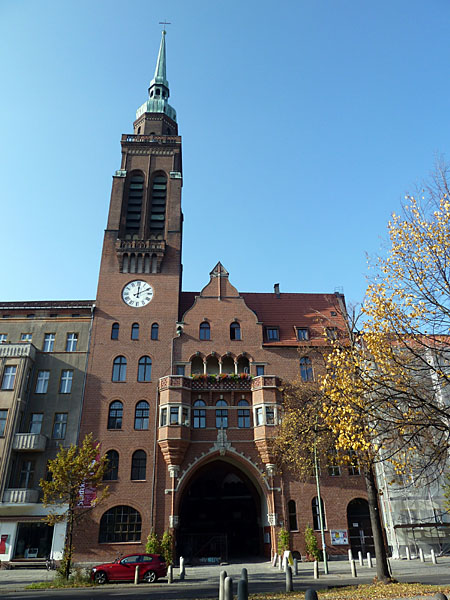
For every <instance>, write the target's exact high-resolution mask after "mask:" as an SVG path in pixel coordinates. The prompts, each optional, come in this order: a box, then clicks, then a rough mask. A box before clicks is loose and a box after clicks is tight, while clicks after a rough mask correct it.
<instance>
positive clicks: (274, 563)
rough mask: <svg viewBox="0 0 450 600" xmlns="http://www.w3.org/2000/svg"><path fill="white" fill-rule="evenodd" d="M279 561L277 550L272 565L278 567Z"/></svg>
mask: <svg viewBox="0 0 450 600" xmlns="http://www.w3.org/2000/svg"><path fill="white" fill-rule="evenodd" d="M277 562H278V554H277V553H276V552H275V554H274V555H273V559H272V567H276V566H277Z"/></svg>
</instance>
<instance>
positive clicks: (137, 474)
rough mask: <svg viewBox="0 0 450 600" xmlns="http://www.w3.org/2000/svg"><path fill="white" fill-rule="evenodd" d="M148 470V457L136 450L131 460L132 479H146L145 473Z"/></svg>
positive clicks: (141, 451)
mask: <svg viewBox="0 0 450 600" xmlns="http://www.w3.org/2000/svg"><path fill="white" fill-rule="evenodd" d="M146 469H147V455H146V453H145V452H144V451H143V450H136V452H135V453H134V454H133V458H132V459H131V479H133V480H143V479H145V471H146Z"/></svg>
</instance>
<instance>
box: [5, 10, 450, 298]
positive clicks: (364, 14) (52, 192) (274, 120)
mask: <svg viewBox="0 0 450 600" xmlns="http://www.w3.org/2000/svg"><path fill="white" fill-rule="evenodd" d="M449 19H450V2H448V0H427V1H426V2H424V1H423V0H378V2H368V1H366V0H314V1H311V0H277V1H269V0H228V1H221V0H215V1H213V0H164V2H161V0H159V1H158V2H156V1H155V0H129V1H128V2H123V1H117V0H95V1H93V0H76V1H75V0H64V1H61V0H39V1H38V0H0V52H1V56H2V67H1V71H0V77H1V90H2V92H1V95H0V135H1V144H0V165H1V167H0V168H1V171H2V192H1V193H2V197H1V222H2V223H1V225H2V226H1V238H2V248H3V260H2V261H1V263H0V280H1V282H2V285H1V290H0V299H1V300H52V299H55V300H56V299H93V298H95V294H96V285H97V274H98V268H99V261H100V252H101V245H102V239H103V230H104V228H105V226H106V218H107V210H108V205H109V197H110V191H111V183H112V179H111V177H112V175H113V173H114V171H115V170H116V169H118V168H119V167H120V143H119V141H120V135H121V134H122V133H131V132H132V123H133V121H134V118H135V111H136V109H137V108H138V106H140V105H141V104H142V102H144V100H145V99H146V96H147V88H148V84H149V81H150V79H151V78H152V76H153V71H154V66H155V61H156V56H157V52H158V46H159V42H160V35H161V33H160V32H161V26H160V25H159V24H158V22H159V21H162V20H167V21H171V22H172V25H170V26H168V34H167V60H168V73H167V74H168V79H169V83H170V90H171V103H172V105H173V106H174V107H175V109H176V110H177V114H178V122H179V130H180V133H181V135H182V136H183V171H184V187H183V212H184V217H185V228H184V246H183V264H184V283H183V288H184V289H185V290H192V291H195V290H199V289H201V288H202V287H203V286H204V285H205V284H206V283H207V281H208V279H209V277H208V274H209V271H210V270H211V269H212V268H213V266H214V265H215V263H216V262H217V261H218V260H220V261H222V263H223V264H224V266H225V267H226V268H227V269H228V270H229V272H230V280H231V282H232V283H233V284H234V285H236V286H237V288H238V289H240V290H241V291H248V292H249V291H255V292H263V291H267V292H269V291H272V290H273V284H274V283H276V282H277V283H278V282H279V283H280V287H281V291H282V292H333V291H335V290H336V289H337V288H343V290H344V292H345V294H346V296H347V300H348V301H350V302H357V301H359V300H361V298H362V296H363V294H364V290H365V287H366V279H365V277H366V273H367V268H366V253H369V254H371V255H373V254H374V253H376V252H378V251H379V248H380V245H381V243H382V239H383V238H384V237H385V232H386V223H387V221H388V219H389V216H390V214H391V213H392V212H393V211H396V210H398V209H399V206H400V203H401V201H402V198H403V197H404V195H405V192H406V191H409V190H411V189H412V188H413V186H414V184H415V183H416V182H420V181H421V180H422V179H424V178H426V177H428V176H429V173H430V172H431V171H432V169H433V165H434V162H435V159H436V156H438V155H444V156H445V155H446V156H447V158H450V156H449V154H450V153H449V144H450V117H449V97H450V77H449V64H450V61H449V48H450V42H449V36H448V28H449Z"/></svg>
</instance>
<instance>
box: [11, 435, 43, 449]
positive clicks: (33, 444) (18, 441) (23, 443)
mask: <svg viewBox="0 0 450 600" xmlns="http://www.w3.org/2000/svg"><path fill="white" fill-rule="evenodd" d="M46 444H47V438H46V437H45V435H41V434H40V433H16V435H15V436H14V442H13V450H19V451H20V450H25V451H27V452H42V451H44V450H45V446H46Z"/></svg>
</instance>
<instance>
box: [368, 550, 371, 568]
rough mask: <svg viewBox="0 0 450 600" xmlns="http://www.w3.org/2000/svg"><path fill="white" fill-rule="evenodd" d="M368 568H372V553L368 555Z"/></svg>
mask: <svg viewBox="0 0 450 600" xmlns="http://www.w3.org/2000/svg"><path fill="white" fill-rule="evenodd" d="M367 566H368V567H369V569H371V568H372V557H371V556H370V552H368V553H367Z"/></svg>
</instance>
